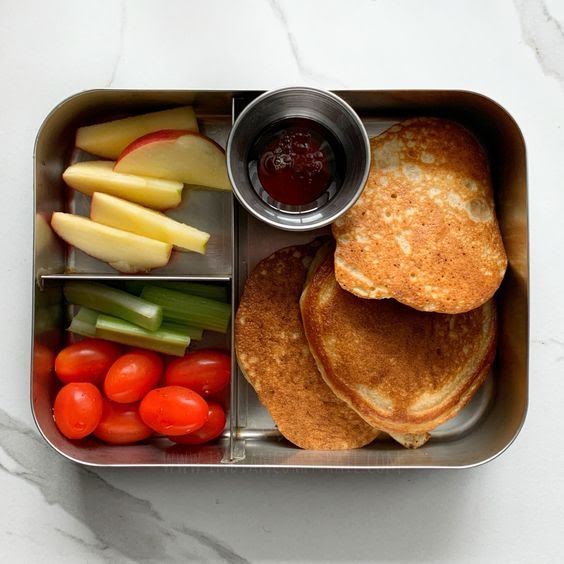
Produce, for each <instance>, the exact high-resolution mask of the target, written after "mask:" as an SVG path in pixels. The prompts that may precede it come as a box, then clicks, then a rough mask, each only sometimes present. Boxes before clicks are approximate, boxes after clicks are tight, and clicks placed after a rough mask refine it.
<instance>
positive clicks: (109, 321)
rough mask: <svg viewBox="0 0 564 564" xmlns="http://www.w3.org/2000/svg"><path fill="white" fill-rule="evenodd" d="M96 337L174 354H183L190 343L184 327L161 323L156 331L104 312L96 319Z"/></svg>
mask: <svg viewBox="0 0 564 564" xmlns="http://www.w3.org/2000/svg"><path fill="white" fill-rule="evenodd" d="M96 337H98V338H100V339H106V340H108V341H114V342H116V343H121V344H123V345H131V346H134V347H141V348H144V349H150V350H153V351H157V352H161V353H163V354H171V355H174V356H184V353H185V352H186V348H187V347H188V345H189V344H190V337H189V336H188V331H187V330H186V328H185V327H184V328H182V329H180V328H178V327H177V326H173V327H169V326H168V324H167V323H163V324H162V325H161V326H160V328H159V329H157V330H156V331H147V330H146V329H143V328H142V327H139V326H138V325H134V324H133V323H129V321H123V320H122V319H118V318H117V317H111V316H109V315H104V314H100V315H99V316H98V319H97V320H96Z"/></svg>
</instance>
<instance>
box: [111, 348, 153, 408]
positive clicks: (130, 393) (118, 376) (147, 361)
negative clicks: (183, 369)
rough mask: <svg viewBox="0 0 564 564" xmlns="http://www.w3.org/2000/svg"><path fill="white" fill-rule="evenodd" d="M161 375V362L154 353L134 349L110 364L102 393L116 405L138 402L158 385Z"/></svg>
mask: <svg viewBox="0 0 564 564" xmlns="http://www.w3.org/2000/svg"><path fill="white" fill-rule="evenodd" d="M162 373H163V360H162V358H161V357H160V356H159V355H158V354H157V353H156V352H153V351H146V350H143V349H134V350H132V351H131V352H128V353H127V354H124V355H123V356H121V357H120V358H118V359H117V360H116V361H115V362H114V363H113V364H112V366H111V367H110V369H109V370H108V373H107V374H106V379H105V380H104V392H105V394H106V396H108V398H109V399H111V400H112V401H117V402H118V403H131V402H133V401H139V400H140V399H141V398H143V397H144V396H145V394H146V393H147V392H148V391H149V390H152V389H153V388H154V387H155V386H156V385H157V384H158V383H159V380H160V378H161V375H162Z"/></svg>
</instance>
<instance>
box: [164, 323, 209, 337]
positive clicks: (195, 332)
mask: <svg viewBox="0 0 564 564" xmlns="http://www.w3.org/2000/svg"><path fill="white" fill-rule="evenodd" d="M166 326H167V327H168V328H169V329H172V330H175V331H179V332H180V333H186V334H187V335H188V337H190V340H191V341H201V340H202V337H203V335H204V330H203V329H202V328H201V327H192V326H191V325H183V324H182V323H173V322H172V321H167V322H166Z"/></svg>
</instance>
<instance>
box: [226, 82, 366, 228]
mask: <svg viewBox="0 0 564 564" xmlns="http://www.w3.org/2000/svg"><path fill="white" fill-rule="evenodd" d="M287 118H307V119H310V120H313V121H315V122H317V123H319V124H321V125H322V126H323V127H325V128H326V129H328V130H329V131H330V132H331V133H332V134H333V135H334V136H335V138H336V139H337V140H338V142H339V143H340V145H341V147H342V152H343V159H344V161H345V162H344V163H343V170H344V174H343V177H342V182H341V184H340V186H339V187H338V189H337V190H336V191H335V192H334V193H332V194H325V195H324V196H322V197H320V198H319V199H318V200H316V201H315V202H312V203H309V204H306V205H303V206H289V205H284V204H280V203H279V202H275V201H274V200H272V199H271V198H269V197H268V195H267V194H265V193H264V191H263V193H262V194H259V193H258V192H257V190H256V189H255V186H254V185H253V182H252V181H251V178H250V174H249V154H250V151H251V148H252V145H253V143H254V141H255V140H256V139H257V138H258V137H259V135H260V134H261V133H262V132H263V131H264V130H265V128H267V127H268V126H269V125H271V124H273V123H275V122H278V121H280V120H283V119H287ZM369 169H370V143H369V140H368V135H367V134H366V130H365V129H364V126H363V125H362V122H361V121H360V118H359V117H358V115H357V114H356V113H355V111H354V110H353V109H352V108H351V107H350V106H349V105H348V104H347V103H346V102H345V101H344V100H342V99H341V98H339V97H338V96H336V95H335V94H333V93H331V92H326V91H324V90H316V89H314V88H301V87H297V88H283V89H280V90H273V91H270V92H266V93H264V94H262V95H261V96H259V97H258V98H256V99H255V100H253V101H252V102H251V103H250V104H249V105H248V106H246V107H245V108H244V110H243V111H242V112H241V113H240V115H239V117H238V118H237V121H236V122H235V124H234V125H233V128H232V129H231V133H230V134H229V139H228V141H227V172H228V174H229V179H230V181H231V184H232V186H233V191H234V192H235V195H236V196H237V199H238V200H239V202H240V203H241V205H242V206H243V207H244V208H245V209H246V210H247V211H248V212H249V213H250V214H252V215H254V216H255V217H256V218H258V219H260V220H261V221H264V222H265V223H268V224H269V225H272V226H273V227H278V228H279V229H285V230H287V231H309V230H311V229H317V228H319V227H323V226H325V225H328V224H329V223H332V222H333V221H335V219H337V218H338V217H339V216H340V215H342V214H343V213H345V212H346V211H347V210H348V209H349V208H350V207H351V206H352V205H353V204H354V203H355V202H356V200H357V199H358V197H359V196H360V194H361V192H362V189H363V188H364V184H365V183H366V179H367V178H368V171H369ZM255 184H256V183H255Z"/></svg>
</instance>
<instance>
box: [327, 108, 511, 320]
mask: <svg viewBox="0 0 564 564" xmlns="http://www.w3.org/2000/svg"><path fill="white" fill-rule="evenodd" d="M370 143H371V149H372V165H371V170H370V174H369V177H368V181H367V183H366V186H365V188H364V191H363V193H362V195H361V197H360V198H359V200H358V202H357V203H356V204H355V205H354V206H353V207H352V208H351V209H350V210H349V211H348V212H347V213H346V214H344V215H343V216H342V217H341V218H339V219H338V220H337V221H336V222H335V223H334V224H333V234H334V236H335V239H336V240H337V250H336V253H335V272H336V276H337V280H338V282H339V284H340V285H341V286H342V287H343V288H344V289H345V290H348V291H349V292H352V293H353V294H355V295H357V296H360V297H362V298H377V299H379V298H395V299H396V300H398V301H399V302H401V303H403V304H406V305H409V306H411V307H413V308H416V309H419V310H422V311H437V312H442V313H462V312H466V311H470V310H472V309H474V308H477V307H479V306H480V305H482V304H483V303H485V302H486V301H488V300H489V299H490V298H491V297H492V296H493V294H494V293H495V291H496V290H497V288H498V287H499V285H500V284H501V281H502V279H503V276H504V274H505V269H506V266H507V257H506V255H505V250H504V248H503V242H502V239H501V235H500V231H499V226H498V223H497V219H496V216H495V210H494V201H493V193H492V187H491V182H490V174H489V169H488V161H487V158H486V154H485V152H484V150H483V149H482V147H481V146H480V144H479V143H478V142H477V141H476V139H475V138H474V137H473V136H472V135H471V134H470V132H468V131H467V130H466V129H464V128H463V127H462V126H460V125H458V124H456V123H454V122H450V121H446V120H443V119H436V118H417V119H411V120H407V121H404V122H401V123H399V124H396V125H394V126H393V127H391V128H390V129H388V130H387V131H386V132H384V133H383V134H381V135H379V136H378V137H375V138H374V139H372V140H371V142H370Z"/></svg>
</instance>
